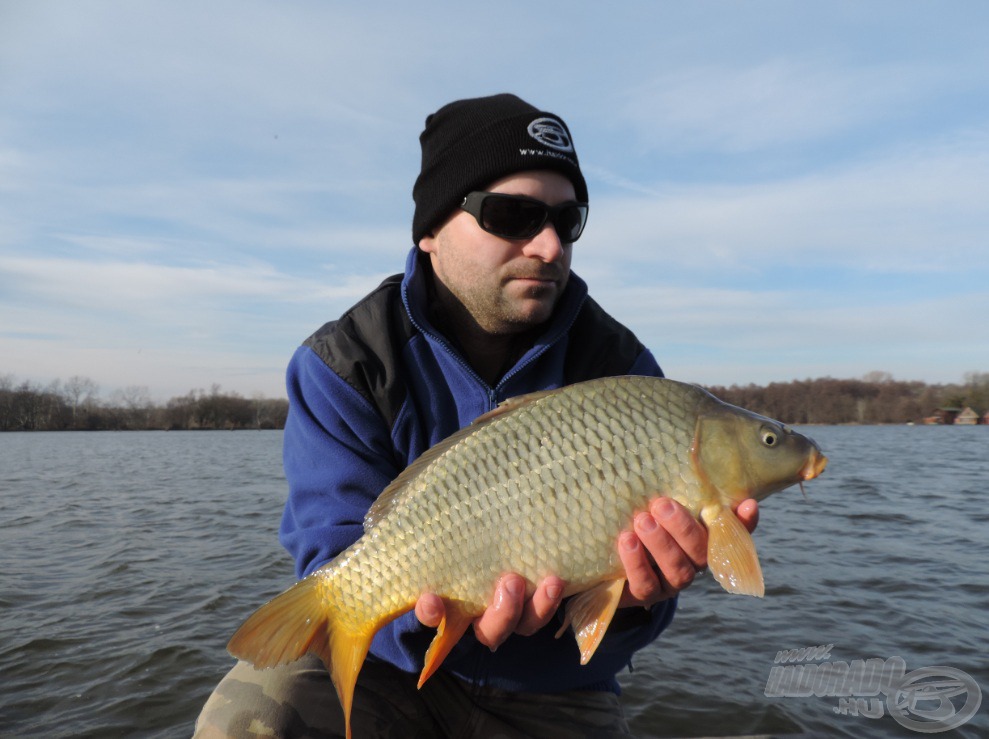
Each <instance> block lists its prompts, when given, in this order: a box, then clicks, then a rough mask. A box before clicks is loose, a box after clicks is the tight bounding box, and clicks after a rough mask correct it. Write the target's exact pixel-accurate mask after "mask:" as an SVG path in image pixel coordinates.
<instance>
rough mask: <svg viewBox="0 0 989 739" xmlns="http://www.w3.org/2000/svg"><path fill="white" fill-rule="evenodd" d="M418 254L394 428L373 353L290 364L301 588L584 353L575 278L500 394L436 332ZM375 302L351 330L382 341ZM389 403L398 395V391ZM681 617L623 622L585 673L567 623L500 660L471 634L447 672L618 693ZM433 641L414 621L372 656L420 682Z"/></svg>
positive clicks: (407, 620) (641, 360) (289, 440)
mask: <svg viewBox="0 0 989 739" xmlns="http://www.w3.org/2000/svg"><path fill="white" fill-rule="evenodd" d="M416 252H417V250H416V249H413V250H412V252H411V253H410V255H409V258H408V261H407V265H406V271H405V275H404V277H403V279H402V282H401V291H400V296H401V297H400V299H401V301H402V303H403V306H401V307H400V310H404V311H405V315H403V316H402V318H403V319H404V318H406V316H407V319H408V321H409V322H410V330H408V332H407V335H405V334H403V335H402V337H401V341H402V344H401V345H400V346H399V347H398V349H397V350H396V354H397V355H398V357H397V360H396V365H397V371H396V372H395V373H393V374H398V375H400V377H401V380H402V381H401V382H400V383H398V385H397V387H398V388H399V391H398V395H397V397H395V398H394V399H393V405H394V407H395V409H396V410H395V412H394V417H393V418H385V417H383V415H382V411H381V408H380V407H379V406H378V405H376V404H375V402H373V398H371V399H369V398H368V397H367V392H366V391H365V392H360V391H359V389H358V388H357V387H355V384H356V383H355V382H354V380H353V378H354V377H358V376H360V377H365V376H375V375H374V372H375V371H376V370H377V368H376V367H375V366H373V365H375V363H376V362H377V358H375V357H372V359H371V360H368V359H367V358H366V352H365V355H362V356H364V357H365V358H364V359H363V362H364V363H365V364H367V365H368V367H352V366H351V365H349V364H348V362H349V361H350V360H349V358H348V357H346V356H343V357H341V356H338V355H339V351H338V352H337V355H331V354H330V353H329V352H328V350H326V349H325V347H326V344H325V343H322V344H321V343H319V342H315V341H313V340H312V339H311V340H310V341H307V342H306V344H304V345H303V346H302V347H300V348H299V349H298V350H297V351H296V353H295V355H294V356H293V357H292V360H291V362H290V364H289V368H288V378H287V384H288V394H289V403H290V410H289V416H288V421H287V423H286V427H285V442H284V463H285V474H286V477H287V479H288V483H289V494H288V500H287V503H286V506H285V512H284V515H283V518H282V523H281V531H280V540H281V542H282V544H283V545H284V546H285V548H286V549H288V551H289V552H290V553H291V554H292V556H293V557H295V560H296V571H297V575H298V576H299V577H303V576H305V575H307V574H309V573H311V572H313V571H314V570H315V569H317V568H319V567H320V566H322V565H324V564H326V563H327V562H329V561H330V560H331V559H332V558H333V557H334V556H336V555H337V554H338V553H339V552H341V551H342V550H343V549H345V548H346V547H348V546H350V544H352V543H353V542H354V541H355V540H356V539H357V538H358V537H360V536H361V534H362V533H363V527H362V522H363V519H364V515H365V513H366V512H367V510H368V508H369V507H370V506H371V503H372V502H373V501H374V499H375V498H376V497H377V496H378V495H379V493H380V492H381V491H382V490H383V489H384V488H385V487H386V486H387V485H388V484H389V483H390V482H391V481H392V480H393V479H394V478H395V477H396V476H397V475H398V474H399V472H401V470H402V469H403V468H404V467H405V466H407V465H408V464H410V463H411V462H413V461H414V460H415V459H416V458H417V457H418V456H419V455H420V454H422V453H423V452H424V451H425V450H426V449H428V448H429V447H430V446H432V445H434V444H436V443H437V442H439V441H441V440H443V439H444V438H446V437H447V436H449V435H450V434H451V433H453V432H454V431H456V430H458V429H460V428H463V427H464V426H466V425H467V424H469V423H470V422H471V421H473V420H474V419H475V418H476V417H477V416H479V415H481V414H482V413H485V412H487V411H489V410H491V409H493V408H494V407H495V406H496V405H497V404H498V403H500V402H501V401H503V400H505V399H507V398H510V397H513V396H516V395H521V394H523V393H528V392H534V391H537V390H544V389H551V388H557V387H560V386H562V385H563V384H565V377H564V375H565V372H564V370H565V367H564V365H565V360H566V357H567V348H568V345H569V342H571V341H575V340H576V341H580V340H582V339H581V338H580V337H574V336H571V334H570V330H571V327H572V326H573V325H574V321H575V318H576V316H577V314H578V312H579V311H580V309H581V306H582V305H583V304H584V302H585V300H588V298H587V287H586V285H585V284H584V282H583V281H582V280H581V279H580V278H579V277H577V276H576V275H571V277H570V281H569V283H568V286H567V288H566V290H565V292H564V294H563V296H562V298H561V301H560V304H559V305H558V306H557V309H556V311H555V312H554V314H553V317H552V318H551V320H550V321H549V323H548V325H547V326H546V330H545V332H544V333H543V334H542V336H541V337H540V338H539V339H538V340H537V341H536V342H535V343H534V345H533V347H532V348H531V349H530V350H529V351H528V352H527V353H526V354H525V355H524V356H523V357H522V358H521V359H520V360H519V361H518V362H517V363H516V365H515V366H514V367H513V368H512V369H511V370H509V371H508V372H507V373H506V374H505V375H504V376H503V377H502V378H501V379H500V380H499V381H498V383H497V385H496V386H494V387H490V386H489V385H488V384H487V383H486V382H484V381H483V380H482V379H481V378H480V377H479V376H478V375H477V373H476V372H474V370H473V369H472V368H471V367H470V366H469V365H468V363H467V362H466V360H465V359H464V358H463V356H462V355H461V354H460V353H459V352H458V351H457V350H456V349H455V347H454V346H453V344H452V342H451V341H450V340H448V339H447V338H445V337H444V336H443V335H442V334H440V333H439V332H438V331H437V330H436V329H435V328H434V327H433V326H432V324H431V323H430V321H429V319H428V317H427V307H426V306H427V304H428V290H427V280H426V276H425V275H424V270H425V269H428V268H427V267H424V266H423V265H422V264H420V261H419V259H417V255H416ZM394 292H395V296H394V297H393V298H391V299H392V300H397V299H398V295H399V293H398V291H397V289H396V290H395V291H394ZM372 295H373V294H372ZM379 298H380V296H379ZM368 301H371V296H369V298H368V299H366V300H365V301H362V303H359V304H358V305H357V306H355V307H354V308H353V309H351V311H350V312H349V313H348V315H347V316H345V318H347V319H348V320H349V319H353V320H355V321H358V322H363V325H364V326H365V328H369V329H370V331H372V332H373V331H374V330H376V327H375V325H374V323H375V321H376V320H377V318H376V316H375V314H373V313H371V312H369V309H368V308H367V303H368ZM344 330H345V328H344V320H343V319H341V321H337V322H334V323H332V324H327V326H326V327H324V328H323V329H322V330H321V331H322V332H323V334H327V332H329V334H330V335H331V337H333V338H334V339H335V343H333V344H332V345H333V346H335V347H341V346H344V347H346V346H350V345H352V344H353V343H354V342H355V339H353V338H352V337H350V336H348V337H346V338H347V340H346V341H342V340H340V337H339V332H341V331H344ZM380 330H381V331H384V330H386V329H385V328H384V326H382V327H381V328H380ZM334 332H336V333H334ZM314 336H315V335H314ZM348 342H349V343H348ZM358 354H360V352H358ZM331 365H332V366H333V367H336V368H337V370H334V369H332V368H331ZM341 368H343V369H341ZM622 374H640V375H654V376H662V371H661V370H660V368H659V366H658V364H657V363H656V360H655V359H654V358H653V356H652V354H651V353H650V352H649V351H648V350H646V349H642V350H641V352H639V354H638V356H636V357H635V358H634V360H633V362H632V364H631V365H630V366H629V367H628V368H627V370H624V371H623V372H622ZM344 375H346V377H345V376H344ZM372 384H373V383H372ZM381 392H382V393H385V391H384V390H382V391H381ZM389 392H390V393H391V395H392V396H394V395H395V394H396V391H395V390H394V388H392V389H391V390H390V391H389ZM674 610H675V601H667V602H664V603H659V604H657V605H655V606H654V607H653V608H652V609H650V611H645V610H643V609H638V610H635V611H633V609H626V610H625V611H620V612H619V614H618V616H616V619H615V621H614V622H613V624H612V626H611V628H610V629H609V630H608V633H607V635H606V636H605V639H604V640H603V642H602V644H601V646H600V647H599V648H598V650H597V652H596V653H595V655H594V657H593V659H591V660H590V662H589V663H588V664H587V665H584V666H581V665H580V664H579V655H578V651H577V646H576V642H575V641H574V639H573V638H572V635H569V634H568V635H565V636H564V637H562V638H560V639H555V638H554V632H555V631H556V629H557V628H558V624H555V623H550V624H549V625H548V626H547V627H546V628H544V629H543V630H542V631H540V632H539V633H537V634H535V635H533V636H530V637H522V636H517V635H516V636H512V637H510V638H509V639H508V641H507V642H506V643H504V644H503V645H502V646H501V647H499V649H498V651H497V652H494V653H492V652H491V651H490V650H488V649H487V648H486V647H484V646H483V645H481V644H479V643H478V642H477V641H476V639H475V638H474V636H473V632H472V631H470V630H469V631H468V633H467V634H466V635H465V636H464V638H463V639H461V641H460V643H459V644H458V645H457V646H456V647H455V648H454V650H453V652H452V653H451V654H450V655H449V656H448V657H447V658H446V660H445V661H444V663H443V665H442V669H445V670H449V671H451V672H452V673H454V674H455V675H457V676H459V677H460V678H462V679H465V680H468V681H471V682H475V683H479V684H484V685H490V686H494V687H498V688H502V689H506V690H513V691H526V692H559V691H565V690H575V689H597V690H613V691H616V692H617V691H618V683H617V681H616V680H615V675H616V673H617V672H618V671H619V670H621V669H623V668H624V667H625V666H626V665H628V664H629V663H630V660H631V656H632V654H633V653H634V652H635V651H636V650H638V649H641V648H642V647H643V646H645V645H646V644H649V643H650V642H652V641H653V640H654V639H655V638H656V637H657V636H658V635H659V633H660V632H661V631H662V630H663V629H664V628H665V627H666V626H667V625H668V624H669V622H670V620H671V619H672V617H673V612H674ZM561 612H562V609H561ZM433 633H434V632H433V630H432V629H426V628H424V627H423V626H422V625H421V624H420V623H419V622H418V620H417V619H416V618H415V615H414V614H413V613H408V614H405V615H404V616H401V617H399V618H398V619H397V620H396V621H394V622H392V623H391V624H389V625H387V626H386V627H384V628H383V629H382V630H381V631H380V632H378V634H377V635H376V636H375V638H374V641H373V642H372V645H371V654H372V655H373V656H374V657H376V658H378V659H382V660H385V661H387V662H390V663H392V664H394V665H396V666H397V667H399V668H400V669H402V670H405V671H409V672H418V671H420V670H421V669H422V662H423V655H424V654H425V651H426V648H427V646H428V644H429V642H430V640H431V639H432V636H433Z"/></svg>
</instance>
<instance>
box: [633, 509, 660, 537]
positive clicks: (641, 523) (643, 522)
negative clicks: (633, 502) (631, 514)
mask: <svg viewBox="0 0 989 739" xmlns="http://www.w3.org/2000/svg"><path fill="white" fill-rule="evenodd" d="M635 525H636V527H637V528H639V529H640V530H642V531H645V532H646V533H650V532H652V531H655V530H656V528H657V527H658V526H659V524H658V523H656V519H655V518H653V517H652V516H651V515H649V514H648V513H640V514H639V515H638V516H636V517H635Z"/></svg>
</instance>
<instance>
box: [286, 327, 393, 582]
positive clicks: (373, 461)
mask: <svg viewBox="0 0 989 739" xmlns="http://www.w3.org/2000/svg"><path fill="white" fill-rule="evenodd" d="M287 388H288V396H289V414H288V420H287V421H286V424H285V437H284V448H283V457H284V466H285V477H286V479H287V481H288V500H287V501H286V504H285V511H284V514H283V516H282V522H281V529H280V531H279V540H280V541H281V543H282V546H284V547H285V548H286V549H287V550H288V551H289V553H290V554H291V555H292V556H293V557H294V558H295V569H296V575H297V576H298V577H300V578H301V577H304V576H306V575H308V574H309V573H311V572H312V571H313V570H315V569H317V568H319V567H321V566H322V565H324V564H326V563H327V562H329V561H330V560H331V559H333V558H334V557H335V556H336V555H337V554H339V553H340V552H341V551H343V550H344V549H345V548H347V547H348V546H350V545H351V544H352V543H353V542H355V541H356V540H357V539H358V538H359V537H360V536H361V534H363V532H364V529H363V521H364V515H365V514H366V513H367V510H368V508H370V506H371V504H372V503H373V502H374V500H375V498H377V497H378V495H379V493H381V491H382V490H383V489H384V488H385V487H386V486H387V485H388V484H389V483H390V482H391V481H392V480H393V479H394V478H395V477H396V476H397V475H398V473H399V472H400V471H401V470H400V469H398V467H397V465H396V462H395V459H394V454H393V452H392V450H391V443H390V438H389V430H388V428H387V426H386V424H385V421H384V420H383V419H382V418H381V416H380V414H379V413H378V411H377V409H375V408H374V407H373V406H372V405H371V404H370V403H369V402H368V401H367V400H366V399H365V398H364V397H363V396H362V395H360V394H359V393H358V392H357V391H356V390H354V389H353V388H352V387H351V386H350V385H348V384H347V383H346V382H345V381H344V380H343V379H342V378H341V377H340V376H339V375H337V374H336V373H335V372H333V370H331V369H330V368H329V367H328V366H327V365H326V364H325V362H323V360H322V359H320V357H319V356H318V355H317V354H316V353H315V352H313V351H312V349H310V348H308V347H306V346H303V347H300V348H299V349H298V350H297V351H296V353H295V355H294V356H293V357H292V360H291V362H290V363H289V367H288V372H287Z"/></svg>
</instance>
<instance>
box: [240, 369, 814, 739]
mask: <svg viewBox="0 0 989 739" xmlns="http://www.w3.org/2000/svg"><path fill="white" fill-rule="evenodd" d="M826 463H827V458H826V457H824V455H822V454H821V450H820V449H819V447H818V446H817V444H815V443H814V441H812V440H811V439H809V438H807V437H805V436H803V435H801V434H799V433H797V432H795V431H793V430H791V429H790V428H788V427H787V426H784V425H783V424H780V423H778V422H776V421H773V420H771V419H768V418H764V417H762V416H759V415H756V414H754V413H751V412H749V411H746V410H743V409H741V408H737V407H735V406H731V405H728V404H726V403H723V402H722V401H720V400H718V399H717V398H715V397H714V396H713V395H711V394H710V393H708V392H706V391H705V390H703V389H701V388H699V387H697V386H695V385H688V384H684V383H681V382H676V381H674V380H667V379H659V378H654V377H637V376H622V377H612V378H603V379H598V380H590V381H588V382H582V383H577V384H574V385H569V386H566V387H563V388H561V389H558V390H549V391H544V392H539V393H532V394H529V395H523V396H520V397H518V398H513V399H511V400H508V401H506V402H505V403H502V404H501V405H500V406H498V408H496V409H495V410H493V411H491V412H490V413H487V414H485V415H483V416H481V417H480V418H478V419H477V420H476V421H475V422H474V423H473V424H472V425H470V426H468V427H466V428H465V429H463V430H461V431H459V432H457V433H455V434H453V435H452V436H451V437H449V438H448V439H446V440H444V441H443V442H440V443H439V444H437V445H436V446H434V447H433V448H431V449H429V450H428V451H427V452H426V453H424V454H423V455H422V456H421V457H420V458H419V459H418V460H416V461H415V462H414V463H413V464H411V465H410V466H409V467H408V468H406V469H405V471H403V472H402V474H401V475H399V476H398V477H397V478H396V479H395V481H394V482H392V484H391V485H389V486H388V487H387V488H386V489H385V490H384V491H383V492H382V493H381V495H380V496H379V497H378V499H377V500H376V501H375V503H374V505H373V506H372V507H371V509H370V510H369V511H368V514H367V517H366V518H365V520H364V534H363V536H362V537H361V538H360V539H358V540H357V541H356V542H355V543H354V544H353V545H352V546H351V547H350V548H348V549H346V550H345V551H343V552H342V553H341V554H340V555H339V556H338V557H336V559H334V560H333V561H332V562H330V563H328V564H326V565H324V566H323V567H322V568H320V569H318V570H316V571H315V572H313V573H312V574H310V575H309V576H308V577H306V578H304V579H302V580H300V581H299V582H298V583H296V584H295V585H294V586H293V587H291V588H290V589H289V590H287V591H286V592H284V593H282V594H281V595H280V596H278V597H276V598H274V599H273V600H271V601H270V602H268V603H267V604H265V605H264V606H262V607H261V608H259V609H258V610H257V611H256V612H255V613H254V614H253V615H252V616H250V617H249V618H248V619H247V621H246V622H245V623H244V624H243V625H242V626H241V627H240V629H239V630H238V631H237V632H236V633H235V634H234V636H233V638H232V639H231V640H230V643H229V644H228V647H227V648H228V649H229V651H230V652H231V654H233V655H234V656H235V657H238V658H240V659H244V660H247V661H249V662H251V663H253V664H254V666H255V667H258V668H264V667H272V666H274V665H278V664H283V663H286V662H291V661H293V660H296V659H299V658H300V657H302V656H303V655H304V654H306V653H307V652H312V653H314V654H316V655H318V656H319V657H320V658H321V659H322V660H323V662H325V663H326V666H327V668H328V669H329V671H330V674H331V676H332V678H333V683H334V685H335V686H336V690H337V694H338V696H339V698H340V701H341V704H342V706H343V710H344V715H345V716H346V719H347V730H348V736H349V731H350V708H351V703H352V700H353V692H354V685H355V683H356V682H357V673H358V672H359V671H360V668H361V665H362V664H363V662H364V658H365V657H366V655H367V651H368V648H369V646H370V643H371V639H372V637H373V636H374V634H375V633H376V632H377V631H378V630H379V629H380V628H381V627H383V626H384V625H385V624H387V623H388V622H390V621H391V620H393V619H395V618H397V617H398V616H400V615H401V614H403V613H405V612H407V611H410V610H412V609H413V608H414V607H415V603H416V600H417V599H418V598H419V596H420V595H422V594H423V593H425V592H431V593H435V594H437V595H439V596H440V597H441V598H442V599H443V601H444V606H445V611H446V617H445V620H444V622H443V623H442V624H441V625H440V627H439V628H438V629H437V633H436V636H435V637H434V639H433V642H432V644H431V645H430V647H429V650H428V651H427V653H426V657H425V666H424V668H423V671H422V673H421V675H420V679H419V684H420V686H421V685H422V683H423V682H424V681H425V680H426V679H427V678H428V677H429V676H430V675H431V674H432V673H433V672H435V670H436V669H437V668H438V667H439V665H440V663H441V662H442V661H443V659H444V658H445V657H446V656H447V654H448V653H449V652H450V650H451V649H452V648H453V646H454V645H455V644H456V643H457V641H458V640H459V639H460V637H461V636H462V635H463V634H464V632H465V631H466V630H467V628H468V627H469V626H470V624H471V622H472V621H473V619H475V618H476V617H477V616H478V615H480V614H481V613H482V612H483V611H484V609H485V608H486V606H487V605H488V603H489V602H490V599H491V597H492V595H493V592H494V588H495V584H496V582H497V580H498V579H499V578H500V577H501V576H502V575H504V574H505V573H508V572H515V573H518V574H520V575H521V576H522V577H524V578H525V580H526V583H527V590H528V593H529V594H531V593H532V592H533V590H534V589H535V586H536V583H537V582H539V581H540V580H542V579H543V578H544V577H546V576H547V575H551V574H553V575H557V576H558V577H560V578H562V579H563V580H564V582H565V583H566V587H565V590H564V595H565V596H574V597H572V598H570V599H569V600H568V601H567V604H566V611H565V615H566V619H565V624H564V627H563V628H562V629H560V632H561V633H562V632H563V631H564V630H565V629H566V627H567V625H570V626H572V627H573V631H574V633H575V635H576V639H577V645H578V647H579V659H580V662H581V664H585V663H586V662H587V661H588V660H589V659H590V658H591V656H592V655H593V654H594V650H595V649H596V648H597V646H598V644H599V643H600V641H601V639H602V638H603V636H604V634H605V632H606V631H607V628H608V625H609V623H610V622H611V618H612V616H613V615H614V612H615V609H616V608H617V605H618V601H619V598H620V597H621V593H622V589H623V587H624V584H625V572H624V569H623V567H622V565H621V561H620V559H619V557H618V549H617V541H618V536H619V534H620V533H621V531H622V530H624V529H627V528H629V527H630V526H631V523H632V519H633V517H634V515H635V514H636V512H638V511H641V510H645V509H646V508H647V505H648V501H649V500H650V499H651V498H654V497H656V496H658V495H666V496H668V497H670V498H673V499H674V500H676V501H678V502H679V503H681V504H682V505H683V506H685V507H686V508H687V509H688V510H689V511H690V512H691V514H692V515H693V516H694V517H696V518H697V519H698V520H700V521H701V522H702V523H703V524H704V525H705V526H706V527H707V530H708V567H709V568H710V570H711V573H712V574H713V575H714V577H715V578H717V580H718V581H719V582H720V583H721V585H722V586H723V587H724V588H725V589H726V590H728V591H729V592H732V593H745V594H749V595H756V596H762V595H763V593H764V586H763V578H762V571H761V569H760V567H759V560H758V557H757V556H756V552H755V546H754V544H753V541H752V537H751V536H750V534H749V532H748V531H747V530H746V529H745V527H744V526H742V524H741V523H740V522H739V520H738V518H737V517H736V516H735V515H734V513H733V508H734V507H735V506H737V505H738V503H739V502H741V501H742V500H745V499H746V498H756V499H762V498H765V497H766V496H767V495H770V494H771V493H774V492H777V491H779V490H782V489H784V488H786V487H789V486H790V485H793V484H795V483H799V482H802V481H804V480H809V479H811V478H814V477H816V476H817V475H819V474H820V473H821V472H822V471H823V469H824V466H825V464H826ZM557 636H560V634H557ZM574 656H575V662H576V660H577V658H578V655H577V652H575V655H574Z"/></svg>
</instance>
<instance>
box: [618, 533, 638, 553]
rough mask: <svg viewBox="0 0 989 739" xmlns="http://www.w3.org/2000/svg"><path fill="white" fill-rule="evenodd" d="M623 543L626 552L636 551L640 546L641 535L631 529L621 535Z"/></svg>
mask: <svg viewBox="0 0 989 739" xmlns="http://www.w3.org/2000/svg"><path fill="white" fill-rule="evenodd" d="M621 545H622V549H624V550H625V551H626V552H634V551H635V550H636V549H638V548H639V537H637V536H636V535H635V534H633V533H632V532H631V531H625V532H623V533H622V536H621Z"/></svg>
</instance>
